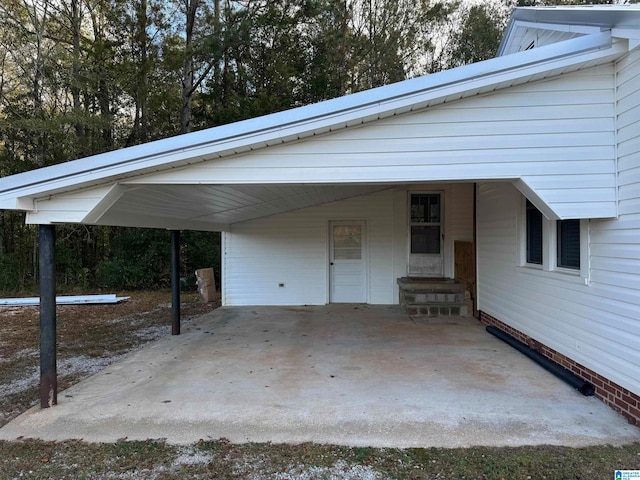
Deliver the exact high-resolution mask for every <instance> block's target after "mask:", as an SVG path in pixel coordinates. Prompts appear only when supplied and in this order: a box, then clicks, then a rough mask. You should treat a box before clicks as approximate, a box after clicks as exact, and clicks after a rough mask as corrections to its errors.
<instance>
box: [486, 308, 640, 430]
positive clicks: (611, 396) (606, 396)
mask: <svg viewBox="0 0 640 480" xmlns="http://www.w3.org/2000/svg"><path fill="white" fill-rule="evenodd" d="M480 322H482V323H483V324H484V325H493V326H494V327H497V328H499V329H500V330H502V331H503V332H505V333H508V334H509V335H511V336H512V337H514V338H517V339H518V340H520V341H521V342H523V343H525V344H527V345H528V346H529V347H530V348H531V349H533V350H535V351H536V352H538V353H540V354H542V355H544V356H545V357H547V358H549V359H550V360H552V361H554V362H556V363H558V364H560V365H562V366H563V367H564V368H566V369H567V370H570V371H571V372H573V373H574V374H576V375H577V376H578V377H580V378H582V379H583V380H586V381H587V382H590V383H591V384H592V385H593V386H594V387H595V390H596V394H595V396H596V397H597V398H599V399H600V400H602V401H603V402H604V403H606V404H607V405H609V406H610V407H611V408H613V409H614V410H616V411H617V412H620V413H621V414H622V415H623V416H624V417H625V418H626V419H627V420H629V423H631V424H633V425H637V426H640V395H636V394H635V393H632V392H630V391H629V390H627V389H626V388H623V387H621V386H620V385H618V384H617V383H614V382H612V381H610V380H609V379H607V378H605V377H603V376H602V375H600V374H598V373H596V372H594V371H593V370H590V369H588V368H586V367H584V366H582V365H580V364H579V363H577V362H576V361H575V360H572V359H571V358H569V357H567V356H566V355H563V354H561V353H559V352H556V351H555V350H553V349H551V348H549V347H547V346H546V345H543V344H542V343H540V342H538V341H536V340H535V339H533V338H531V337H529V336H527V335H525V334H524V333H522V332H520V331H518V330H516V329H514V328H512V327H510V326H509V325H507V324H506V323H504V322H501V321H500V320H498V319H497V318H494V317H492V316H491V315H488V314H486V313H484V312H482V311H481V312H480Z"/></svg>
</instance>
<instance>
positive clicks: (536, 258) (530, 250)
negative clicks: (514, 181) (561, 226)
mask: <svg viewBox="0 0 640 480" xmlns="http://www.w3.org/2000/svg"><path fill="white" fill-rule="evenodd" d="M527 263H533V264H536V265H542V213H541V212H540V210H538V209H537V208H536V207H535V206H534V205H533V203H531V202H530V201H529V200H527Z"/></svg>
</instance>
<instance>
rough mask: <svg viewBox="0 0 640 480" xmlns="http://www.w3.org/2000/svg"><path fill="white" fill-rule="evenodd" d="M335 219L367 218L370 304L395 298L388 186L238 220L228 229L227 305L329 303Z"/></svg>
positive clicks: (391, 220)
mask: <svg viewBox="0 0 640 480" xmlns="http://www.w3.org/2000/svg"><path fill="white" fill-rule="evenodd" d="M331 220H365V221H366V230H367V236H368V252H369V262H368V263H369V270H370V271H369V275H368V278H369V284H368V297H369V303H374V304H391V303H394V296H395V278H394V277H393V271H394V268H393V255H392V240H393V191H392V190H388V191H385V192H381V193H377V194H373V195H365V196H360V197H356V198H352V199H349V200H343V201H339V202H332V203H329V204H326V205H321V206H317V207H309V208H305V209H301V210H296V211H294V212H289V213H283V214H280V215H274V216H271V217H267V218H263V219H259V220H253V221H248V222H242V223H238V224H234V225H233V226H232V228H231V231H230V232H227V233H224V234H223V235H224V238H225V242H224V249H225V250H224V256H225V264H224V272H223V275H224V280H223V289H224V291H223V295H224V297H223V301H224V303H225V305H322V304H325V303H327V302H328V300H329V299H328V294H327V289H328V282H329V278H328V275H329V272H328V264H329V260H328V254H329V252H328V250H329V247H328V241H329V237H328V228H329V221H331ZM280 283H284V287H279V284H280Z"/></svg>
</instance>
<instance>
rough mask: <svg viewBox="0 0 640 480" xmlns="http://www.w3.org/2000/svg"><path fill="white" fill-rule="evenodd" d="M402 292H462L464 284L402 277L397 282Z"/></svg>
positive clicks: (435, 279) (439, 279) (445, 280)
mask: <svg viewBox="0 0 640 480" xmlns="http://www.w3.org/2000/svg"><path fill="white" fill-rule="evenodd" d="M397 283H398V287H400V290H408V291H413V292H424V293H438V292H445V293H451V292H462V293H464V284H462V283H458V282H456V281H455V280H453V279H451V278H413V277H402V278H398V280H397Z"/></svg>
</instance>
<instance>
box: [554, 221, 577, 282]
mask: <svg viewBox="0 0 640 480" xmlns="http://www.w3.org/2000/svg"><path fill="white" fill-rule="evenodd" d="M556 236H557V240H558V246H557V250H558V260H557V263H558V267H560V268H571V269H574V270H580V220H558V222H557V223H556Z"/></svg>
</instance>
